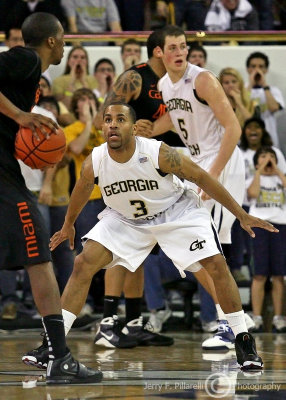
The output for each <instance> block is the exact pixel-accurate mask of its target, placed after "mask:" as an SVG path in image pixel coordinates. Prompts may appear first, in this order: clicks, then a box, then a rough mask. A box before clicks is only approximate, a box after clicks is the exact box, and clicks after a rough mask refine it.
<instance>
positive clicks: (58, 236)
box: [49, 223, 75, 251]
mask: <svg viewBox="0 0 286 400" xmlns="http://www.w3.org/2000/svg"><path fill="white" fill-rule="evenodd" d="M74 237H75V228H74V226H73V225H68V224H66V223H64V225H63V227H62V229H61V230H60V231H58V232H56V233H54V234H53V236H52V237H51V238H50V245H49V246H50V250H51V251H53V250H55V248H56V247H58V245H59V244H61V243H62V242H64V241H65V240H67V239H68V240H69V242H70V249H71V250H73V249H74Z"/></svg>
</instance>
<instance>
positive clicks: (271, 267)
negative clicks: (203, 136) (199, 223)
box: [247, 147, 286, 333]
mask: <svg viewBox="0 0 286 400" xmlns="http://www.w3.org/2000/svg"><path fill="white" fill-rule="evenodd" d="M253 162H254V165H255V168H256V171H255V174H254V177H253V178H252V179H251V181H250V182H248V185H247V186H248V189H247V194H248V197H249V199H250V210H249V213H250V215H254V216H256V217H259V218H261V219H264V220H267V221H270V222H271V223H272V224H273V225H274V226H275V227H276V228H277V229H279V233H278V234H277V235H273V236H275V237H270V236H269V235H264V234H263V233H262V232H260V231H259V232H258V230H257V229H254V231H255V234H256V237H255V240H254V241H253V261H254V276H253V280H252V286H251V300H252V309H253V319H254V321H255V325H256V330H257V331H262V330H263V327H262V326H263V320H262V316H261V315H262V309H263V300H264V286H265V283H266V280H267V277H271V283H272V301H273V308H274V317H273V320H272V325H273V328H274V330H275V331H276V332H278V333H280V332H286V318H285V316H283V311H282V309H283V297H284V296H283V293H284V276H285V275H286V265H285V259H286V247H285V241H286V201H285V188H286V177H285V174H286V169H284V170H281V169H280V168H279V167H278V166H277V162H278V159H277V156H276V153H275V151H274V150H273V148H271V147H260V149H258V150H257V151H256V153H255V155H254V157H253Z"/></svg>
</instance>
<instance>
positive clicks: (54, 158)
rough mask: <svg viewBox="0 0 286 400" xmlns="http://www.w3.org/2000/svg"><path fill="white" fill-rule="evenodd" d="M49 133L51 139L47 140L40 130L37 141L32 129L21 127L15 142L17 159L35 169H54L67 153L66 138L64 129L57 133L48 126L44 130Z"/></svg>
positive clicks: (58, 130)
mask: <svg viewBox="0 0 286 400" xmlns="http://www.w3.org/2000/svg"><path fill="white" fill-rule="evenodd" d="M44 129H45V130H46V131H47V132H49V135H50V138H49V139H46V138H45V136H44V135H43V134H42V132H41V131H40V129H38V128H37V134H38V136H39V138H40V140H37V139H36V138H35V136H34V135H33V133H32V130H31V129H30V128H24V127H23V126H22V127H20V129H19V131H18V132H17V135H16V141H15V157H16V158H18V159H20V160H22V161H23V162H24V163H25V164H26V165H28V166H29V167H31V168H33V169H42V168H44V167H52V166H53V165H54V164H56V163H58V162H59V161H61V159H62V158H63V155H64V153H65V151H66V138H65V134H64V132H63V131H62V129H57V132H56V133H55V132H53V131H51V130H50V129H49V128H48V127H47V126H45V128H44Z"/></svg>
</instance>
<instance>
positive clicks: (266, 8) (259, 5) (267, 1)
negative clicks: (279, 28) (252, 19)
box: [250, 0, 280, 31]
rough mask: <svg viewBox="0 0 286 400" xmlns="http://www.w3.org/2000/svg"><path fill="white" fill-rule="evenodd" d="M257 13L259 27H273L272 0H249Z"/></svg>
mask: <svg viewBox="0 0 286 400" xmlns="http://www.w3.org/2000/svg"><path fill="white" fill-rule="evenodd" d="M250 2H251V3H252V5H254V7H255V8H256V10H257V12H258V15H259V29H260V30H261V31H272V30H273V29H274V15H273V7H274V1H273V0H251V1H250ZM279 3H280V2H279Z"/></svg>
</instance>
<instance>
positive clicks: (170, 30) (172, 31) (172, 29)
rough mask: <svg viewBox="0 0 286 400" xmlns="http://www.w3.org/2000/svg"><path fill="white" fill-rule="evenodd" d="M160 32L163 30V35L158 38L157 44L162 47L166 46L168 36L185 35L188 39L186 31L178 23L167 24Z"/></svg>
mask: <svg viewBox="0 0 286 400" xmlns="http://www.w3.org/2000/svg"><path fill="white" fill-rule="evenodd" d="M160 32H161V35H160V37H159V38H158V39H159V40H158V41H159V43H158V45H157V46H159V47H161V49H163V48H164V44H165V39H166V36H175V37H178V36H181V35H184V36H185V39H186V41H187V37H186V34H185V31H184V30H183V29H182V28H181V27H179V26H177V25H166V26H164V28H161V29H160Z"/></svg>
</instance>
